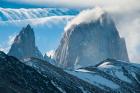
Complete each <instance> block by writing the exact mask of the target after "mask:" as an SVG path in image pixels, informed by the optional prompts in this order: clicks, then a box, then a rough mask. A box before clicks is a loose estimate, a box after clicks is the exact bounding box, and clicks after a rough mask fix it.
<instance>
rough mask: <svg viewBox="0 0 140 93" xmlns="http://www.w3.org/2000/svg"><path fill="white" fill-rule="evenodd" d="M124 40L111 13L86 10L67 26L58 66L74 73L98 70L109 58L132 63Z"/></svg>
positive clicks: (58, 53) (59, 50) (56, 53)
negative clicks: (74, 69) (81, 68)
mask: <svg viewBox="0 0 140 93" xmlns="http://www.w3.org/2000/svg"><path fill="white" fill-rule="evenodd" d="M122 40H123V39H122V38H121V37H120V36H119V32H118V30H117V28H116V26H115V23H114V22H113V20H112V19H111V18H110V17H109V15H108V14H107V13H105V12H103V11H102V10H101V9H98V8H97V9H95V10H94V9H93V10H85V12H82V13H80V15H78V16H77V17H76V18H75V19H74V21H72V23H71V22H70V23H69V24H68V26H66V29H65V33H64V36H63V38H62V40H61V42H60V45H59V47H58V48H57V50H56V52H55V56H54V58H55V60H56V62H57V65H58V66H60V67H62V68H72V69H73V68H79V67H84V66H95V65H96V64H98V63H99V62H100V61H102V60H104V59H106V58H112V59H117V60H124V61H128V60H129V58H128V54H127V49H126V46H125V42H124V41H122Z"/></svg>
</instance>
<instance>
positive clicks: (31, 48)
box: [8, 25, 43, 59]
mask: <svg viewBox="0 0 140 93" xmlns="http://www.w3.org/2000/svg"><path fill="white" fill-rule="evenodd" d="M8 55H11V56H15V57H17V58H18V59H24V58H28V57H36V58H43V56H42V54H41V52H40V51H39V50H38V48H37V47H36V45H35V35H34V31H33V29H32V28H31V26H30V25H27V27H26V28H23V29H22V30H21V31H20V33H19V34H18V35H17V36H16V38H15V40H14V42H13V44H12V46H11V49H10V50H9V53H8Z"/></svg>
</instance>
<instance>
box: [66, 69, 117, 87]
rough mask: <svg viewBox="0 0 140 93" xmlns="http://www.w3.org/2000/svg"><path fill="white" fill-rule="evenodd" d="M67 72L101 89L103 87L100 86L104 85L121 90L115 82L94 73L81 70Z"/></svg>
mask: <svg viewBox="0 0 140 93" xmlns="http://www.w3.org/2000/svg"><path fill="white" fill-rule="evenodd" d="M66 72H68V73H69V74H72V75H74V76H76V77H78V78H80V79H82V80H85V81H87V82H89V83H91V84H93V85H96V86H99V87H102V86H100V85H103V86H107V87H110V88H112V89H118V88H119V85H117V84H115V83H114V82H112V81H110V80H108V79H106V78H104V77H101V76H99V75H96V74H95V73H92V72H90V71H89V72H85V70H79V71H66Z"/></svg>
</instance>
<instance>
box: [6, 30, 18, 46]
mask: <svg viewBox="0 0 140 93" xmlns="http://www.w3.org/2000/svg"><path fill="white" fill-rule="evenodd" d="M16 36H17V34H16V33H14V34H12V35H10V36H9V37H8V42H7V43H8V45H9V46H11V45H12V44H13V42H14V40H15V37H16Z"/></svg>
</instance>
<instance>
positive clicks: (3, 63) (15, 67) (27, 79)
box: [0, 52, 108, 93]
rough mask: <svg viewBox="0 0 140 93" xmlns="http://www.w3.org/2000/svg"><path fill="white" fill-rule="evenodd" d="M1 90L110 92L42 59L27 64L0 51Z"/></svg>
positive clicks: (10, 92)
mask: <svg viewBox="0 0 140 93" xmlns="http://www.w3.org/2000/svg"><path fill="white" fill-rule="evenodd" d="M0 68H1V69H0V91H1V92H2V93H93V92H95V93H108V92H107V91H106V90H104V89H101V88H99V87H97V86H94V85H92V84H90V83H88V82H86V81H84V80H81V79H79V78H77V77H75V76H73V75H70V74H68V73H66V72H65V71H63V70H62V69H60V68H58V67H55V66H53V65H51V64H49V63H48V62H45V61H42V60H40V59H36V58H31V59H29V60H28V61H27V62H26V64H25V62H23V63H22V62H20V61H19V60H18V59H16V58H14V57H12V56H7V55H6V54H4V53H3V52H0Z"/></svg>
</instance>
